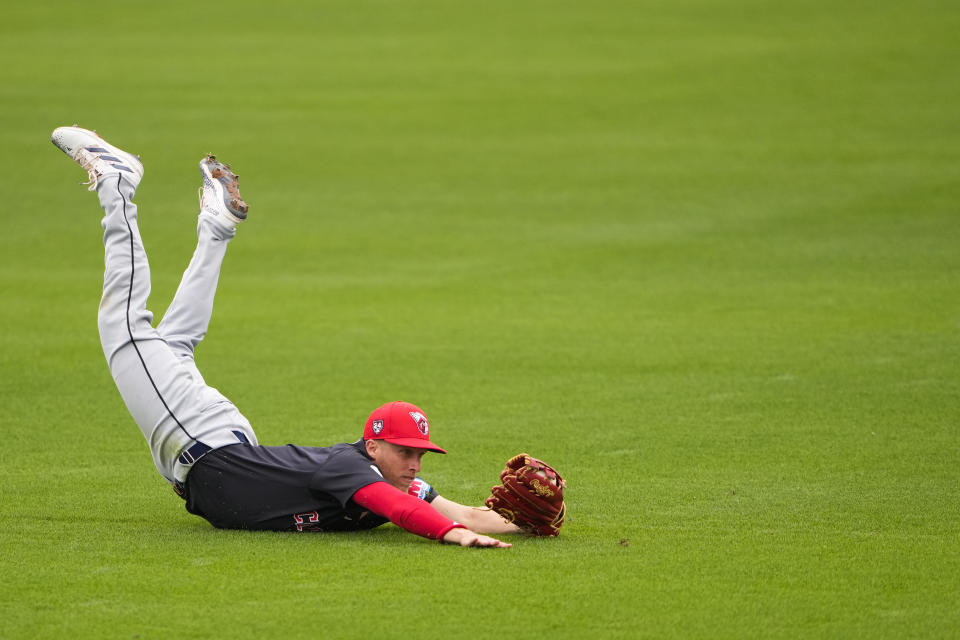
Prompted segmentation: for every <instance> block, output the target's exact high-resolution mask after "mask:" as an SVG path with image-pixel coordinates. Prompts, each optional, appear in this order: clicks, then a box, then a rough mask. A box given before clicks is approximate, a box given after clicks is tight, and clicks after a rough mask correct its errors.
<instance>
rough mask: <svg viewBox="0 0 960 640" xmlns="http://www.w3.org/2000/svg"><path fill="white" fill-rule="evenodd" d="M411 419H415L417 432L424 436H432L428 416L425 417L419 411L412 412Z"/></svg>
mask: <svg viewBox="0 0 960 640" xmlns="http://www.w3.org/2000/svg"><path fill="white" fill-rule="evenodd" d="M410 417H411V418H413V421H414V422H416V423H417V430H418V431H419V432H420V433H422V434H423V435H425V436H426V435H429V434H430V425H429V424H427V416H425V415H423V414H422V413H420V412H419V411H411V412H410Z"/></svg>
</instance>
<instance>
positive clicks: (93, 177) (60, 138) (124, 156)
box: [50, 125, 143, 191]
mask: <svg viewBox="0 0 960 640" xmlns="http://www.w3.org/2000/svg"><path fill="white" fill-rule="evenodd" d="M50 142H52V143H53V144H54V145H56V146H57V147H58V148H59V149H60V150H61V151H63V152H64V153H65V154H67V155H68V156H70V158H72V159H73V160H74V161H75V162H76V163H77V164H79V165H80V166H81V167H82V168H83V169H84V170H85V171H86V172H87V175H88V176H89V177H90V181H89V182H85V183H84V184H89V185H90V191H95V190H96V188H97V184H98V183H99V182H100V180H102V179H103V178H104V177H106V176H111V175H118V174H119V175H123V176H126V178H127V179H128V180H129V181H130V182H131V183H133V186H134V188H136V187H137V186H138V185H139V184H140V180H141V179H142V178H143V163H141V162H140V158H139V157H138V156H135V155H133V154H130V153H127V152H126V151H124V150H123V149H120V148H119V147H115V146H113V145H112V144H110V143H109V142H107V141H106V140H104V139H103V138H101V137H100V136H99V135H98V134H97V132H96V131H89V130H87V129H81V128H80V127H78V126H76V125H74V126H72V127H59V128H57V129H54V130H53V134H52V135H51V136H50Z"/></svg>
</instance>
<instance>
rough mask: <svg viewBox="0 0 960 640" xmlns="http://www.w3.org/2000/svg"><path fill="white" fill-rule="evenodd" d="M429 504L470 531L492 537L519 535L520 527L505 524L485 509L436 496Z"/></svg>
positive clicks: (503, 519)
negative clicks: (492, 535) (506, 534)
mask: <svg viewBox="0 0 960 640" xmlns="http://www.w3.org/2000/svg"><path fill="white" fill-rule="evenodd" d="M430 504H431V505H432V506H433V508H434V509H436V510H437V511H439V512H440V513H442V514H443V515H445V516H446V517H448V518H450V519H451V520H454V521H455V522H459V523H460V524H462V525H464V526H465V527H467V529H470V530H471V531H478V532H482V533H492V534H494V535H501V534H504V533H520V531H521V530H520V527H518V526H517V525H515V524H513V523H511V522H507V520H506V518H504V517H502V516H501V515H499V514H498V513H497V512H496V511H491V510H490V509H487V508H486V507H468V506H466V505H462V504H458V503H456V502H454V501H453V500H447V499H446V498H444V497H443V496H437V497H436V498H434V499H433V502H431V503H430Z"/></svg>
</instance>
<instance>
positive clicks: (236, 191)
mask: <svg viewBox="0 0 960 640" xmlns="http://www.w3.org/2000/svg"><path fill="white" fill-rule="evenodd" d="M200 170H201V171H202V172H203V176H204V177H205V178H207V179H208V180H210V182H211V184H213V187H214V189H216V191H217V195H218V196H219V197H220V199H221V200H222V201H223V206H225V207H226V208H227V212H228V213H230V214H231V215H232V216H234V217H235V218H236V219H237V222H242V221H243V220H246V219H247V211H248V210H249V209H250V207H249V205H248V204H247V203H246V202H244V200H243V198H242V197H241V196H240V185H239V180H240V177H239V176H238V175H237V174H235V173H234V172H233V171H231V170H230V165H228V164H223V163H222V162H220V161H219V160H217V157H216V156H215V155H213V154H212V153H211V154H208V155H207V157H206V158H204V159H203V160H201V161H200Z"/></svg>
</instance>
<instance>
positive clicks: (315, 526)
mask: <svg viewBox="0 0 960 640" xmlns="http://www.w3.org/2000/svg"><path fill="white" fill-rule="evenodd" d="M374 482H386V481H385V480H384V479H383V476H382V475H381V474H380V471H379V470H378V469H377V467H376V465H375V464H374V463H373V460H371V459H370V458H369V457H368V456H367V452H366V449H365V447H364V444H363V441H362V440H359V441H357V442H354V443H352V444H346V443H344V444H337V445H334V446H332V447H300V446H296V445H292V444H290V445H286V446H284V447H263V446H259V445H249V444H236V445H230V446H226V447H221V448H219V449H215V450H213V451H211V452H209V453H207V454H206V455H205V456H203V457H202V458H201V459H200V460H198V461H197V463H196V464H195V465H194V466H193V468H192V469H191V470H190V474H189V475H188V476H187V482H186V496H185V498H186V501H187V505H186V506H187V511H189V512H190V513H192V514H195V515H198V516H200V517H202V518H205V519H206V520H207V521H209V522H210V523H211V524H212V525H213V526H215V527H218V528H221V529H267V530H273V531H355V530H358V529H372V528H373V527H377V526H380V525H381V524H384V523H385V522H387V519H386V518H384V517H382V516H379V515H377V514H375V513H371V512H370V511H368V510H366V509H364V508H363V507H361V506H360V505H358V504H356V503H355V502H353V500H351V498H352V496H353V494H354V493H356V492H357V491H358V490H359V489H362V488H363V487H365V486H367V485H369V484H372V483H374ZM434 495H435V494H434ZM430 497H433V496H430Z"/></svg>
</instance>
